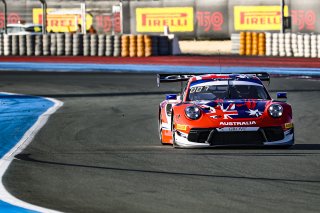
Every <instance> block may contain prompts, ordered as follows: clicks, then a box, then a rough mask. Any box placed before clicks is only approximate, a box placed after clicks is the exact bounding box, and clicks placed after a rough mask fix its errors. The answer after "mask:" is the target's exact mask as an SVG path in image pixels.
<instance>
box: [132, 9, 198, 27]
mask: <svg viewBox="0 0 320 213" xmlns="http://www.w3.org/2000/svg"><path fill="white" fill-rule="evenodd" d="M165 26H168V27H169V29H170V32H192V31H193V30H194V26H193V7H162V8H136V30H137V32H163V30H164V27H165Z"/></svg>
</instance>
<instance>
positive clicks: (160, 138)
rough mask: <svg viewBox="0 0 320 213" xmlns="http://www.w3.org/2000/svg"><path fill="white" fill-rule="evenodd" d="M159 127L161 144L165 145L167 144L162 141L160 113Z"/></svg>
mask: <svg viewBox="0 0 320 213" xmlns="http://www.w3.org/2000/svg"><path fill="white" fill-rule="evenodd" d="M158 125H159V139H160V142H161V144H162V145H165V143H164V142H163V140H162V117H161V112H160V115H159V122H158Z"/></svg>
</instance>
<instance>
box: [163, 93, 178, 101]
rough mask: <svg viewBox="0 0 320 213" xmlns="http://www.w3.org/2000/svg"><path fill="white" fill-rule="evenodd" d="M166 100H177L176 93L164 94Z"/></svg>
mask: <svg viewBox="0 0 320 213" xmlns="http://www.w3.org/2000/svg"><path fill="white" fill-rule="evenodd" d="M166 100H177V95H176V94H169V95H166Z"/></svg>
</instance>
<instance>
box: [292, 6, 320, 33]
mask: <svg viewBox="0 0 320 213" xmlns="http://www.w3.org/2000/svg"><path fill="white" fill-rule="evenodd" d="M291 16H292V31H293V32H303V33H310V32H317V33H320V1H319V0H308V1H301V0H291Z"/></svg>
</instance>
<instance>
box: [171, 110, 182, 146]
mask: <svg viewBox="0 0 320 213" xmlns="http://www.w3.org/2000/svg"><path fill="white" fill-rule="evenodd" d="M173 118H174V117H173V112H172V115H171V132H172V146H173V148H180V147H179V145H178V144H177V143H176V130H175V129H174V123H173Z"/></svg>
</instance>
